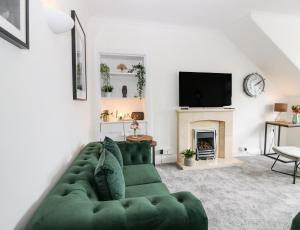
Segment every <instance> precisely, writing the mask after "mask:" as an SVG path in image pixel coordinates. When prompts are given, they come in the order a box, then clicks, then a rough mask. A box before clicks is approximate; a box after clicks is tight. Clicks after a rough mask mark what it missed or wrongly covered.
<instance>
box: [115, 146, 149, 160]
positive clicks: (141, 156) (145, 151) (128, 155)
mask: <svg viewBox="0 0 300 230" xmlns="http://www.w3.org/2000/svg"><path fill="white" fill-rule="evenodd" d="M118 146H119V148H120V150H121V153H122V156H123V163H124V165H137V164H151V163H152V154H151V146H150V143H149V142H146V141H144V142H126V141H124V142H118Z"/></svg>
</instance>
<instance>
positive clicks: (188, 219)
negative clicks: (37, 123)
mask: <svg viewBox="0 0 300 230" xmlns="http://www.w3.org/2000/svg"><path fill="white" fill-rule="evenodd" d="M118 146H119V148H120V150H121V152H122V156H123V163H124V167H123V173H124V178H125V184H126V191H125V192H126V198H125V199H122V200H111V201H99V199H98V197H97V191H96V184H95V179H94V171H95V167H96V165H97V163H98V159H99V152H100V148H102V144H101V143H99V142H94V143H90V144H88V145H87V146H85V147H84V149H83V150H82V151H81V152H80V154H79V155H78V157H77V158H76V159H75V160H74V162H73V163H72V165H71V166H70V168H69V169H68V170H67V171H66V173H65V174H64V175H63V176H62V178H61V179H60V180H59V181H58V183H57V184H56V185H55V186H54V188H53V189H52V191H50V193H49V194H48V195H47V196H46V198H45V199H44V200H43V201H42V203H41V205H40V207H39V208H38V209H37V210H36V212H35V214H34V215H33V217H32V218H31V220H30V221H29V223H28V225H27V228H26V229H29V230H47V229H49V230H62V229H64V230H68V229H70V230H89V229H100V230H122V229H130V230H140V229H143V230H153V229H156V230H158V229H177V230H181V229H182V230H183V229H184V230H189V229H195V230H196V229H197V230H206V229H207V225H208V223H207V222H208V221H207V216H206V213H205V211H204V209H203V207H202V204H201V202H200V201H199V200H198V199H197V198H196V197H194V196H193V195H192V194H191V193H189V192H178V193H173V194H170V192H169V190H168V188H167V187H166V185H165V184H163V183H162V182H161V178H160V176H159V174H158V172H157V171H156V169H155V167H154V166H153V164H152V157H151V149H150V145H149V144H148V143H146V142H142V143H129V142H119V143H118ZM183 187H184V185H183Z"/></svg>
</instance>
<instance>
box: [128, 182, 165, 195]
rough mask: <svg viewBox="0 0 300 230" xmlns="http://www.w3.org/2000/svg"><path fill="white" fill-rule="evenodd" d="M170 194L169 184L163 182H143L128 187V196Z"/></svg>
mask: <svg viewBox="0 0 300 230" xmlns="http://www.w3.org/2000/svg"><path fill="white" fill-rule="evenodd" d="M168 194H170V192H169V190H168V188H167V186H166V185H165V184H163V183H152V184H142V185H134V186H127V187H126V195H125V197H126V198H133V197H141V196H152V195H168Z"/></svg>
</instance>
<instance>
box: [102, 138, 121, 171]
mask: <svg viewBox="0 0 300 230" xmlns="http://www.w3.org/2000/svg"><path fill="white" fill-rule="evenodd" d="M103 144H104V148H105V149H106V150H108V151H109V152H111V153H112V154H113V155H114V156H115V157H116V158H117V160H118V161H119V163H120V166H121V168H123V157H122V153H121V150H120V148H119V146H118V145H117V143H116V142H114V141H113V140H112V139H110V138H109V137H105V139H104V143H103Z"/></svg>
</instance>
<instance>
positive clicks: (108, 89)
mask: <svg viewBox="0 0 300 230" xmlns="http://www.w3.org/2000/svg"><path fill="white" fill-rule="evenodd" d="M113 89H114V87H113V86H112V85H104V86H103V87H102V92H103V93H104V97H111V93H112V91H113Z"/></svg>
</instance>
